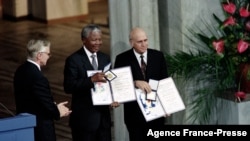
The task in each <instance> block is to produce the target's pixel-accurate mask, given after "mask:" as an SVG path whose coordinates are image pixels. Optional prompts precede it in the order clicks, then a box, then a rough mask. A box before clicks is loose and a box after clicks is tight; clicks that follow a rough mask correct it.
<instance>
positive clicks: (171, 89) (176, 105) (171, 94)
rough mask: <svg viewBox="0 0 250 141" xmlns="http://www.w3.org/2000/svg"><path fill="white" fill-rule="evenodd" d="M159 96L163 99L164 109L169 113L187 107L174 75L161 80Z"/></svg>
mask: <svg viewBox="0 0 250 141" xmlns="http://www.w3.org/2000/svg"><path fill="white" fill-rule="evenodd" d="M157 96H158V97H159V99H160V101H161V104H162V107H163V109H164V111H165V112H166V114H168V115H169V114H172V113H175V112H178V111H182V110H184V109H185V105H184V103H183V101H182V98H181V96H180V94H179V92H178V90H177V88H176V86H175V83H174V80H173V79H172V77H168V78H166V79H162V80H160V81H159V84H158V89H157Z"/></svg>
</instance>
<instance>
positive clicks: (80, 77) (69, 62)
mask: <svg viewBox="0 0 250 141" xmlns="http://www.w3.org/2000/svg"><path fill="white" fill-rule="evenodd" d="M77 60H78V61H77ZM79 60H80V59H77V58H76V57H70V58H67V59H66V62H65V68H64V82H63V85H64V90H65V92H66V93H69V94H72V93H77V92H84V91H89V90H90V89H91V88H93V87H94V85H93V83H92V82H91V78H90V77H88V76H87V73H86V72H87V70H85V69H84V67H83V65H84V64H82V63H81V61H79Z"/></svg>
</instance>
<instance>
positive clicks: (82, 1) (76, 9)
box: [32, 0, 88, 21]
mask: <svg viewBox="0 0 250 141" xmlns="http://www.w3.org/2000/svg"><path fill="white" fill-rule="evenodd" d="M87 14H88V1H87V0H36V2H33V3H32V15H33V16H34V17H35V18H38V19H41V20H46V21H49V20H55V19H61V18H70V17H74V16H84V15H87Z"/></svg>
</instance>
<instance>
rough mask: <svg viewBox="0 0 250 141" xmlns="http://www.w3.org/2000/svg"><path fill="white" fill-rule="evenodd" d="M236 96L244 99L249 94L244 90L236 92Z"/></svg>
mask: <svg viewBox="0 0 250 141" xmlns="http://www.w3.org/2000/svg"><path fill="white" fill-rule="evenodd" d="M234 96H235V97H236V98H237V99H241V100H244V99H246V97H247V95H246V93H245V92H242V91H238V92H236V93H235V94H234Z"/></svg>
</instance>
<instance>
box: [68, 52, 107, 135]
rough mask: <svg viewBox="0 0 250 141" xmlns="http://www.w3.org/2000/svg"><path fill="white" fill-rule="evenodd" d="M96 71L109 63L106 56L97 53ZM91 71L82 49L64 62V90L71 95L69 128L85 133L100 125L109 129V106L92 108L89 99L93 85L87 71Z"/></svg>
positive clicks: (91, 68) (90, 99)
mask: <svg viewBox="0 0 250 141" xmlns="http://www.w3.org/2000/svg"><path fill="white" fill-rule="evenodd" d="M97 58H98V70H103V68H104V67H105V66H106V65H107V64H108V63H110V58H109V56H108V55H106V54H104V53H101V52H97ZM88 70H93V67H92V65H91V63H90V61H89V59H88V56H87V54H86V53H85V51H84V49H83V48H81V49H79V50H78V51H76V52H74V53H73V54H72V55H70V56H69V57H68V58H67V59H66V61H65V68H64V90H65V92H66V93H69V94H72V103H71V109H72V113H71V115H70V125H71V127H77V128H79V129H84V130H87V131H96V130H97V129H98V128H99V127H100V125H101V126H102V127H104V128H110V127H111V117H110V109H109V106H94V105H93V102H92V98H91V88H93V86H94V85H93V83H92V82H91V78H90V77H88V76H87V71H88Z"/></svg>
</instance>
